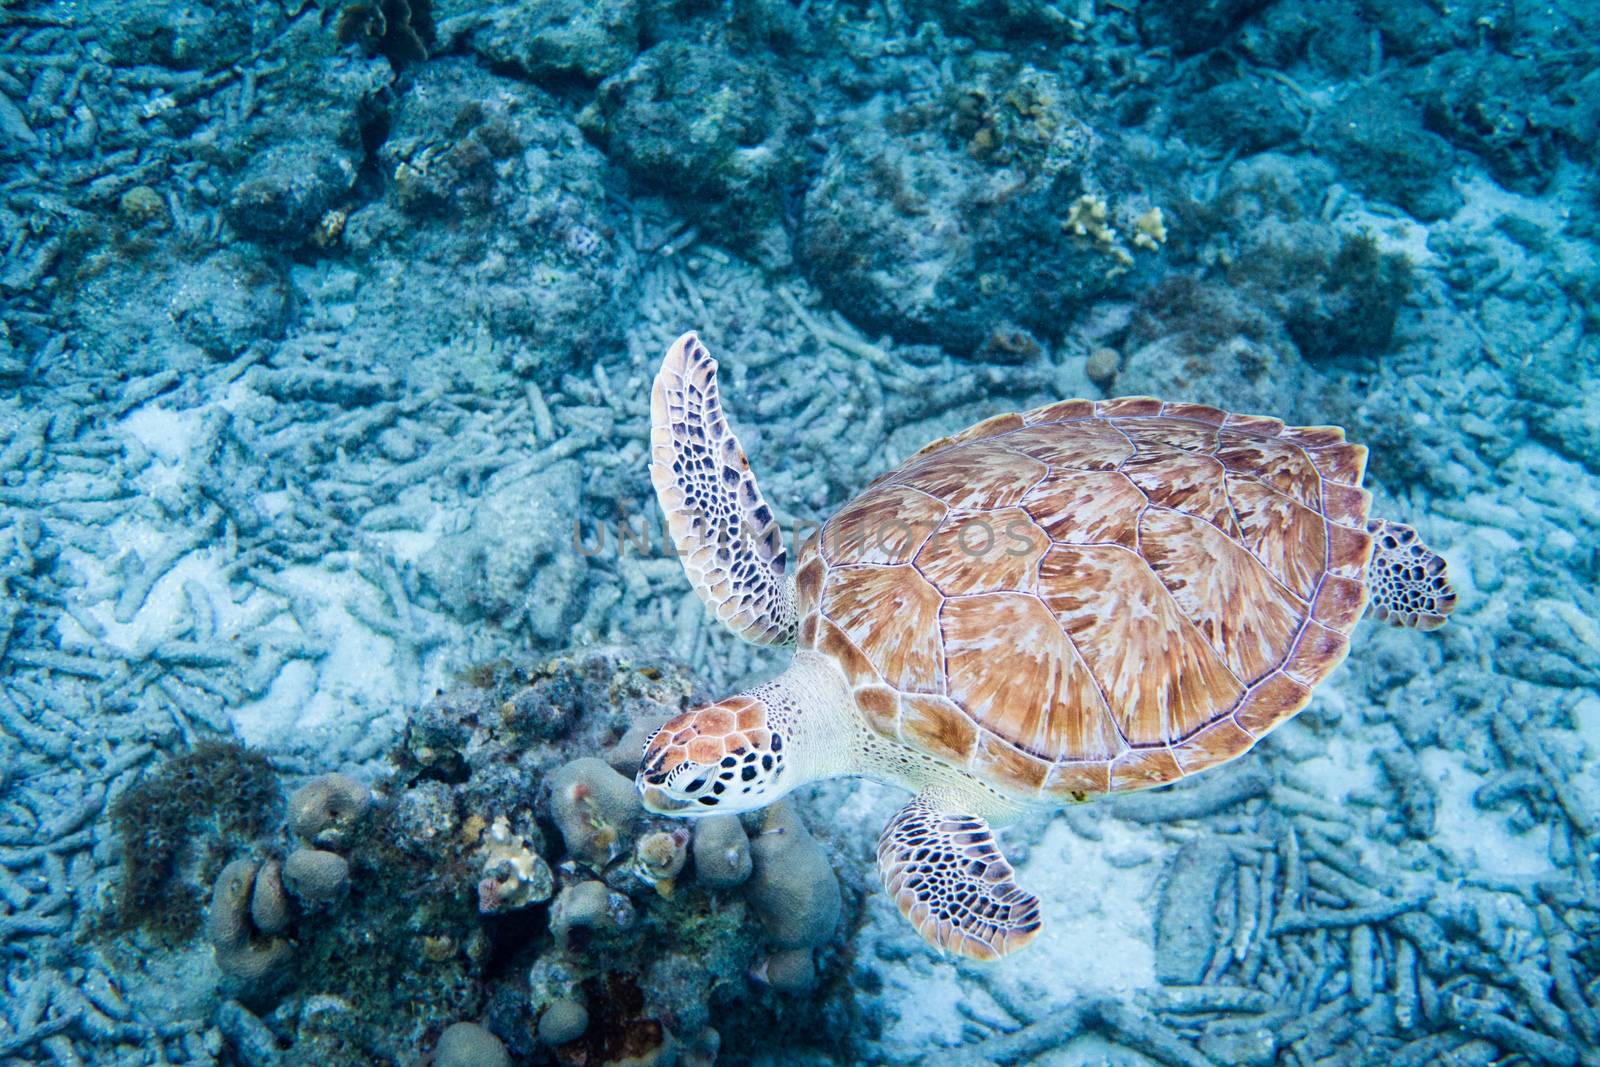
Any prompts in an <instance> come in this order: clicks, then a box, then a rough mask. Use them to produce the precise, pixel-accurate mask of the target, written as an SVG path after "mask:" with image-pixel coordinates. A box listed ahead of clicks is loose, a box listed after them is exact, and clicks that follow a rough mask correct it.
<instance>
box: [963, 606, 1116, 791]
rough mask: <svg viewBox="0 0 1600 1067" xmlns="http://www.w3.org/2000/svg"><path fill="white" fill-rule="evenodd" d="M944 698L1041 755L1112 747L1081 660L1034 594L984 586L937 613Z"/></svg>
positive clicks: (1101, 753) (1111, 733)
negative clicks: (987, 589)
mask: <svg viewBox="0 0 1600 1067" xmlns="http://www.w3.org/2000/svg"><path fill="white" fill-rule="evenodd" d="M940 622H941V624H942V628H943V633H944V649H945V657H946V662H947V664H948V667H947V670H948V672H949V679H948V681H949V687H950V698H951V699H952V700H954V701H956V703H958V704H960V705H961V706H962V707H963V708H964V709H966V711H967V714H969V715H970V716H972V718H973V720H974V721H975V722H977V723H979V724H981V725H982V726H984V727H986V728H988V729H989V730H990V731H992V732H994V733H996V734H999V735H1000V736H1001V737H1002V738H1004V739H1005V740H1007V741H1009V742H1011V743H1012V744H1014V745H1016V746H1017V747H1019V748H1022V749H1025V750H1026V751H1028V752H1031V753H1034V754H1036V755H1038V756H1041V757H1043V758H1045V759H1047V760H1051V761H1054V760H1057V759H1060V758H1062V757H1063V756H1074V757H1076V758H1079V759H1083V758H1086V757H1089V758H1094V757H1105V756H1111V755H1114V754H1115V753H1116V751H1117V748H1118V740H1117V731H1116V727H1115V726H1114V725H1113V724H1112V722H1111V717H1110V710H1109V709H1108V708H1107V707H1106V703H1105V699H1104V698H1103V697H1102V696H1101V695H1100V689H1099V687H1098V686H1097V685H1095V681H1094V677H1093V676H1092V675H1091V674H1090V673H1089V668H1088V666H1087V665H1086V664H1085V663H1084V662H1083V658H1082V657H1081V656H1079V655H1078V652H1077V650H1076V649H1075V648H1073V647H1072V643H1071V642H1070V641H1069V640H1068V639H1067V636H1066V634H1064V633H1063V632H1062V630H1061V627H1060V625H1059V624H1057V623H1056V620H1055V618H1054V616H1052V615H1051V614H1050V612H1049V611H1048V610H1047V609H1046V608H1045V606H1044V604H1043V603H1041V602H1040V601H1039V599H1038V598H1037V597H1033V596H1028V595H1025V594H1022V593H985V594H983V595H980V596H974V597H963V598H960V599H957V600H950V601H947V602H946V603H945V606H944V610H943V611H942V612H941V613H940Z"/></svg>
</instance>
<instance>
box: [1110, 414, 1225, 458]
mask: <svg viewBox="0 0 1600 1067" xmlns="http://www.w3.org/2000/svg"><path fill="white" fill-rule="evenodd" d="M1111 425H1113V426H1115V427H1116V428H1117V429H1119V430H1121V431H1122V432H1123V433H1125V434H1127V435H1128V438H1129V440H1131V441H1132V442H1133V443H1134V445H1135V446H1136V447H1137V448H1138V449H1139V452H1140V453H1141V454H1143V453H1144V452H1146V451H1154V452H1159V451H1161V450H1163V449H1177V450H1179V451H1181V452H1194V453H1197V454H1201V455H1210V454H1211V453H1213V452H1215V451H1216V450H1217V428H1216V426H1215V425H1207V424H1206V423H1202V422H1191V421H1190V420H1188V419H1175V418H1166V417H1163V418H1158V419H1113V420H1111Z"/></svg>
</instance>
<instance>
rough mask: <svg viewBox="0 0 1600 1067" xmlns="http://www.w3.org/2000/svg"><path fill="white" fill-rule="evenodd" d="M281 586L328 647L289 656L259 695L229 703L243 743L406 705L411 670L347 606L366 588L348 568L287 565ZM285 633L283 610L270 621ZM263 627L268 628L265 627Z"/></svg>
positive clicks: (267, 742) (283, 737) (292, 627)
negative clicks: (311, 657) (320, 652)
mask: <svg viewBox="0 0 1600 1067" xmlns="http://www.w3.org/2000/svg"><path fill="white" fill-rule="evenodd" d="M276 577H277V580H278V581H279V582H280V583H282V585H283V587H284V589H285V590H286V591H288V592H291V593H293V594H296V595H297V596H298V597H299V598H300V599H301V600H302V602H303V603H305V604H307V605H309V606H310V607H312V608H313V609H314V611H315V614H314V615H313V617H312V620H311V627H312V630H313V631H314V633H313V634H311V635H308V636H311V637H313V638H314V639H315V643H316V644H317V645H319V646H323V647H326V648H327V649H328V652H327V654H326V655H325V656H323V657H322V658H320V659H319V660H317V661H315V662H314V663H313V662H309V661H305V660H294V661H291V662H290V663H288V664H287V665H286V666H285V668H284V670H283V671H281V672H280V673H279V675H278V677H277V678H276V679H274V681H273V683H272V685H271V687H270V688H269V689H268V691H267V693H266V695H265V696H263V697H261V698H260V699H258V700H253V701H250V702H249V703H246V704H243V705H241V706H240V707H238V708H235V709H233V710H232V712H231V714H232V718H233V722H234V726H235V727H236V728H237V729H238V731H239V735H240V736H241V737H242V738H243V739H244V740H245V741H246V742H247V743H249V744H254V745H262V746H266V747H272V746H274V745H278V744H287V743H290V742H292V741H293V740H295V739H296V735H298V734H301V733H303V732H306V731H312V730H315V729H317V728H318V727H322V726H328V725H332V724H334V723H337V722H340V721H342V720H343V719H344V718H345V717H347V716H349V715H351V714H358V715H362V716H366V715H369V714H370V710H366V709H371V708H373V707H381V706H383V705H389V706H392V707H396V706H405V705H407V704H408V703H409V701H410V700H411V699H413V698H414V696H415V694H414V693H413V692H411V691H410V687H409V686H408V685H407V684H406V683H407V680H408V679H410V678H411V676H412V675H413V673H414V672H413V671H411V670H409V669H400V668H399V666H398V664H397V662H396V661H397V658H398V657H397V656H396V655H395V647H394V642H393V641H391V640H390V639H389V638H386V637H383V636H380V635H379V634H376V633H373V632H372V630H370V629H369V628H367V627H366V626H365V625H363V624H362V623H361V622H359V621H358V620H357V619H356V618H355V617H354V616H353V615H351V613H350V611H349V610H348V609H347V608H346V607H345V604H346V602H347V599H350V598H356V597H366V596H369V595H370V592H371V590H370V587H369V586H367V584H366V583H365V582H364V581H363V580H362V579H361V578H360V577H359V576H358V575H356V574H354V573H353V572H350V571H332V570H327V569H324V568H321V567H311V566H297V567H290V568H288V569H286V570H283V571H281V572H279V573H278V574H277V576H276ZM279 626H281V627H282V628H283V629H285V631H286V632H287V634H289V635H296V634H298V632H299V627H298V625H297V624H296V623H294V622H293V621H291V620H290V619H289V618H288V617H287V616H282V617H280V618H279V620H278V621H277V622H276V623H274V624H273V627H270V628H275V627H279ZM270 628H269V629H270Z"/></svg>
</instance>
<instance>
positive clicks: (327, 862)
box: [283, 848, 350, 904]
mask: <svg viewBox="0 0 1600 1067" xmlns="http://www.w3.org/2000/svg"><path fill="white" fill-rule="evenodd" d="M283 883H284V885H285V886H286V887H287V888H288V890H289V892H291V893H293V894H294V895H295V896H296V897H298V898H299V899H300V900H302V901H304V902H305V903H308V904H325V903H327V902H328V901H330V900H337V899H338V898H339V897H341V896H343V895H344V892H345V890H346V889H347V888H348V887H349V885H350V864H349V862H348V861H347V860H346V859H345V858H344V857H343V856H341V855H339V854H338V853H337V852H324V851H322V850H321V849H316V848H297V849H295V850H294V851H293V852H291V853H289V858H288V859H286V860H284V861H283Z"/></svg>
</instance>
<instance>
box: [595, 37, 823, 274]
mask: <svg viewBox="0 0 1600 1067" xmlns="http://www.w3.org/2000/svg"><path fill="white" fill-rule="evenodd" d="M578 121H579V123H580V124H581V125H582V126H583V128H584V131H585V132H586V133H588V134H589V136H590V137H591V138H593V139H594V140H595V141H596V142H597V143H598V144H600V145H601V146H602V147H604V148H605V150H606V152H607V154H608V155H609V156H610V157H611V158H612V159H614V160H615V161H616V162H617V163H619V164H620V165H621V166H622V167H624V168H625V169H626V170H627V171H628V172H629V174H630V175H632V177H633V179H634V181H635V182H637V183H638V184H639V185H640V186H641V187H642V188H644V189H647V190H660V191H663V192H667V193H670V194H672V195H674V196H677V197H681V198H682V199H683V200H684V201H685V203H686V204H688V205H690V207H691V209H692V210H693V211H694V212H695V213H696V214H697V215H698V216H699V217H700V218H702V219H704V221H705V223H706V224H707V226H708V227H712V228H715V229H716V230H717V231H718V233H719V235H720V236H721V237H722V238H723V239H725V240H727V241H729V242H730V243H732V244H735V245H738V246H741V247H744V248H745V249H747V251H748V252H749V253H750V254H752V255H754V256H755V257H756V258H757V259H760V260H763V261H766V262H770V263H774V264H781V263H787V262H788V261H789V251H788V238H787V235H786V234H785V233H784V230H783V227H782V218H781V210H780V209H781V201H780V196H781V194H782V193H783V192H784V190H785V188H786V187H787V186H788V185H789V183H790V182H792V181H793V180H794V179H795V177H796V176H797V174H798V172H799V169H800V166H801V165H802V163H803V162H804V160H805V156H804V148H803V142H804V139H805V137H806V134H807V133H808V132H809V130H810V127H811V113H810V109H809V108H808V107H807V106H806V104H805V103H804V101H803V99H802V98H801V97H800V96H799V95H798V94H796V93H795V91H794V90H793V89H792V88H791V87H790V85H789V84H788V82H787V79H785V78H784V77H782V76H781V75H780V74H779V73H778V72H776V71H774V70H771V69H769V68H768V67H766V66H764V65H762V64H759V63H752V62H749V61H747V60H744V59H740V58H738V57H736V56H733V55H731V54H729V53H727V52H725V51H722V50H720V49H717V48H714V47H708V46H704V45H696V44H692V43H690V42H687V41H664V42H662V43H661V44H658V45H656V46H655V47H654V48H651V49H650V50H648V51H646V52H644V53H643V54H642V55H640V56H639V57H638V59H637V60H635V61H634V62H633V64H632V65H631V66H629V67H628V68H627V69H626V70H624V71H621V72H619V73H617V74H615V75H613V76H612V77H610V78H608V79H606V80H605V81H604V82H602V83H601V85H600V90H599V93H598V94H597V95H596V97H595V102H594V103H593V104H592V105H590V106H589V107H588V108H587V109H585V110H584V112H583V113H582V114H581V115H580V116H579V118H578Z"/></svg>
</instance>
